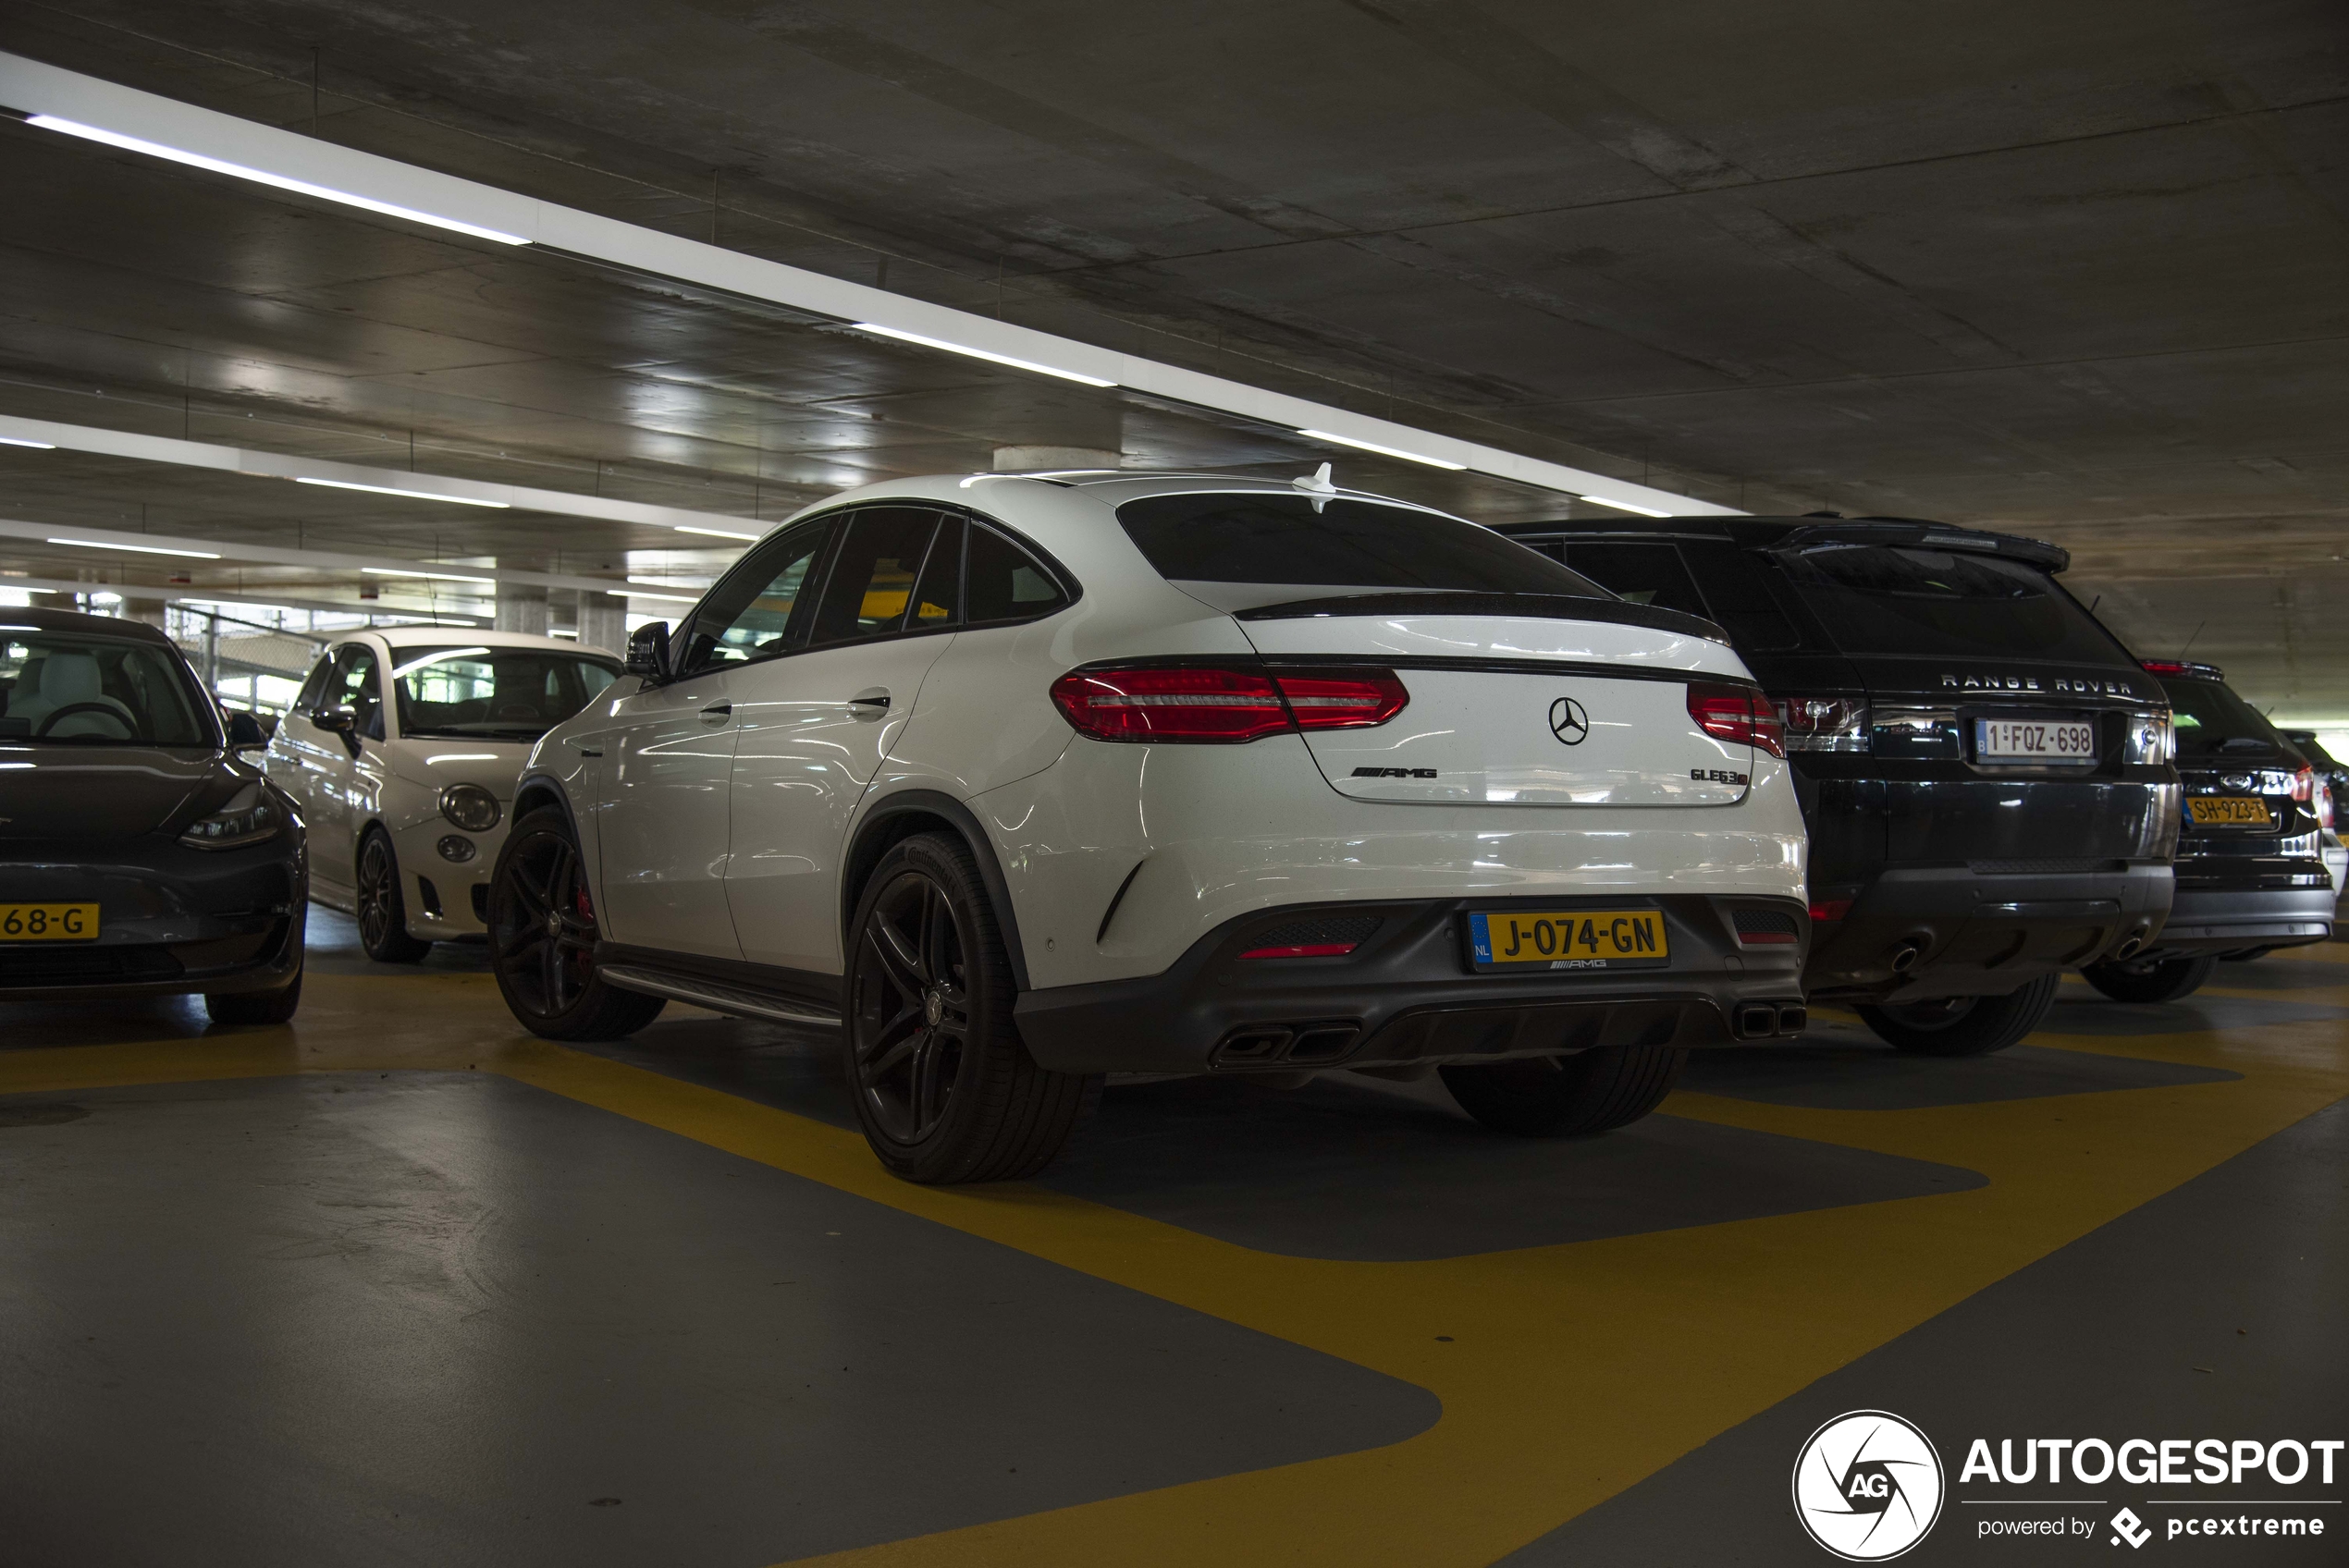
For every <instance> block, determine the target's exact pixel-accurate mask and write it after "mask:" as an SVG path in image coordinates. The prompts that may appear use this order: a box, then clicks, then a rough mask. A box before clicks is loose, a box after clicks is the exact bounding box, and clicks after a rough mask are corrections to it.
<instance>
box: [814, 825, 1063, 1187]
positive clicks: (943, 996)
mask: <svg viewBox="0 0 2349 1568" xmlns="http://www.w3.org/2000/svg"><path fill="white" fill-rule="evenodd" d="M848 937H849V940H848V975H847V993H846V994H847V998H848V1016H847V1018H846V1020H845V1021H844V1027H843V1028H842V1030H841V1047H842V1065H843V1066H844V1068H845V1069H846V1072H847V1078H848V1084H849V1091H850V1093H851V1094H852V1095H853V1096H855V1101H856V1120H857V1121H858V1123H859V1124H860V1125H861V1126H862V1127H863V1128H864V1130H865V1141H866V1142H867V1144H869V1145H872V1150H873V1153H874V1155H875V1156H876V1157H877V1158H879V1160H880V1162H881V1164H882V1165H884V1166H886V1167H888V1169H889V1170H891V1172H892V1173H893V1174H895V1175H897V1176H901V1177H903V1178H904V1179H905V1180H906V1181H908V1182H924V1183H927V1184H936V1185H943V1184H948V1183H954V1182H1006V1181H1015V1180H1017V1179H1018V1178H1021V1177H1024V1176H1032V1175H1034V1174H1035V1173H1036V1172H1037V1171H1039V1170H1042V1169H1044V1167H1045V1166H1047V1165H1049V1164H1051V1163H1052V1159H1053V1158H1054V1157H1055V1156H1057V1155H1058V1154H1059V1153H1060V1152H1061V1150H1062V1149H1063V1148H1064V1146H1065V1145H1067V1143H1068V1140H1069V1137H1070V1135H1071V1134H1072V1133H1075V1132H1076V1127H1077V1123H1078V1122H1080V1121H1083V1120H1084V1118H1085V1115H1086V1113H1087V1112H1088V1111H1089V1110H1090V1109H1092V1107H1093V1105H1094V1103H1095V1102H1096V1101H1097V1100H1098V1099H1099V1098H1100V1096H1101V1079H1100V1077H1098V1076H1086V1075H1082V1074H1078V1073H1072V1072H1048V1071H1047V1070H1045V1069H1044V1068H1041V1067H1039V1066H1038V1065H1037V1064H1036V1059H1035V1058H1034V1057H1032V1056H1030V1055H1028V1054H1027V1046H1026V1045H1024V1044H1022V1043H1021V1041H1020V1037H1019V1031H1018V1029H1017V1028H1016V1027H1015V1025H1014V1023H1013V1022H1012V1004H1013V1002H1014V1001H1015V1000H1016V999H1017V992H1018V987H1017V986H1016V985H1015V983H1014V981H1013V979H1012V965H1011V959H1010V956H1009V954H1008V953H1007V951H1006V950H1005V948H1004V943H1003V937H1002V927H1001V926H1000V925H998V923H997V920H996V916H995V912H994V910H993V908H992V907H991V906H990V904H989V903H988V901H987V889H986V887H985V885H984V884H983V883H981V882H980V880H979V876H978V863H977V861H975V860H974V859H973V858H972V856H971V851H970V849H969V846H967V845H965V843H963V841H962V840H961V839H954V838H950V837H948V836H947V835H945V834H942V833H920V834H916V835H915V836H913V837H912V838H909V839H904V840H902V841H900V842H899V843H897V844H895V845H893V846H892V847H891V849H890V851H889V852H888V853H887V854H885V855H883V856H882V857H881V860H880V864H879V865H877V866H875V867H874V868H873V874H872V876H871V878H870V879H869V880H868V881H867V883H866V884H865V888H864V890H863V892H862V893H861V894H860V895H859V896H858V898H857V900H856V913H855V918H854V919H853V920H852V921H851V922H850V924H849V927H848Z"/></svg>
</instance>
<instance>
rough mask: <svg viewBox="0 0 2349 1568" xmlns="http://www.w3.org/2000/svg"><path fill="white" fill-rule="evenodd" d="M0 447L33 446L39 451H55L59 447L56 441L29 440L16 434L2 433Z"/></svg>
mask: <svg viewBox="0 0 2349 1568" xmlns="http://www.w3.org/2000/svg"><path fill="white" fill-rule="evenodd" d="M0 447H31V448H32V449H33V450H35V451H37V452H54V451H55V450H56V449H57V444H56V443H55V441H27V440H25V439H23V438H22V437H20V436H16V435H0Z"/></svg>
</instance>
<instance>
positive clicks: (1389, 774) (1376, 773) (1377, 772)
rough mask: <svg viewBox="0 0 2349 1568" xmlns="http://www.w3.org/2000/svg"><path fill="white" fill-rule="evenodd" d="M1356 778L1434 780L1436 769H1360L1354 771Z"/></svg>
mask: <svg viewBox="0 0 2349 1568" xmlns="http://www.w3.org/2000/svg"><path fill="white" fill-rule="evenodd" d="M1354 777H1355V778H1434V777H1435V769H1433V768H1432V767H1358V768H1356V769H1355V770H1354Z"/></svg>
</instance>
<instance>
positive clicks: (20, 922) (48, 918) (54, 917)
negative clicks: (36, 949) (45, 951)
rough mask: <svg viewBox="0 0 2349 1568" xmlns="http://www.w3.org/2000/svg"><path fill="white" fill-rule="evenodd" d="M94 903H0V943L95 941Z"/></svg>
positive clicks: (95, 920) (96, 932)
mask: <svg viewBox="0 0 2349 1568" xmlns="http://www.w3.org/2000/svg"><path fill="white" fill-rule="evenodd" d="M97 939H98V906H97V905H96V904H0V942H94V941H96V940H97Z"/></svg>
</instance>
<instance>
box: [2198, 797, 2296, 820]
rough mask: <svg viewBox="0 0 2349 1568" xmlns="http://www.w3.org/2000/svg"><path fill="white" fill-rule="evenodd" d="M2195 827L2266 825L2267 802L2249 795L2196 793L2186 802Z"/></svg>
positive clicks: (2267, 818)
mask: <svg viewBox="0 0 2349 1568" xmlns="http://www.w3.org/2000/svg"><path fill="white" fill-rule="evenodd" d="M2186 810H2187V811H2189V812H2190V813H2192V814H2193V815H2194V824H2195V827H2268V826H2269V825H2270V824H2272V823H2273V822H2274V821H2275V818H2274V817H2272V816H2269V815H2268V802H2265V801H2263V800H2260V799H2258V798H2257V797H2256V796H2251V795H2196V796H2195V797H2193V798H2192V799H2190V800H2188V801H2187V802H2186Z"/></svg>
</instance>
